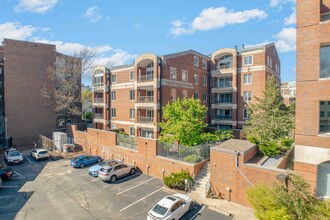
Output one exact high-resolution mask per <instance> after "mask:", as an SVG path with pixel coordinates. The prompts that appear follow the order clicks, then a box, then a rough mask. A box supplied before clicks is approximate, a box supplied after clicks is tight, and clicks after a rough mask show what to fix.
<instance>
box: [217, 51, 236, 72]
mask: <svg viewBox="0 0 330 220" xmlns="http://www.w3.org/2000/svg"><path fill="white" fill-rule="evenodd" d="M232 67H233V55H231V54H229V55H225V56H222V57H221V58H220V59H219V62H218V69H231V68H232Z"/></svg>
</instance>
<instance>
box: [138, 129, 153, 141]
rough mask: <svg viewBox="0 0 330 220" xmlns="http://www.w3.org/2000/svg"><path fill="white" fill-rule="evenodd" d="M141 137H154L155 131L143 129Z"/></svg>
mask: <svg viewBox="0 0 330 220" xmlns="http://www.w3.org/2000/svg"><path fill="white" fill-rule="evenodd" d="M141 137H144V138H151V139H152V138H154V132H153V131H151V130H141Z"/></svg>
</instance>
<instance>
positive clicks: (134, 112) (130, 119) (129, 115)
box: [129, 108, 135, 120]
mask: <svg viewBox="0 0 330 220" xmlns="http://www.w3.org/2000/svg"><path fill="white" fill-rule="evenodd" d="M131 110H133V112H134V114H133V118H132V117H131ZM129 119H130V120H135V109H134V108H130V109H129Z"/></svg>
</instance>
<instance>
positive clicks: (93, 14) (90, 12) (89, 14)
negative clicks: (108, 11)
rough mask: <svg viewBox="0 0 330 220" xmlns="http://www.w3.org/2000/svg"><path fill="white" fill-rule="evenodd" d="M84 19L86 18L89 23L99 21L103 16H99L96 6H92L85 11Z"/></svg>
mask: <svg viewBox="0 0 330 220" xmlns="http://www.w3.org/2000/svg"><path fill="white" fill-rule="evenodd" d="M84 17H85V18H87V19H88V20H89V21H90V22H97V21H99V20H101V19H102V17H103V16H102V15H100V13H99V8H98V7H97V6H93V7H90V8H89V9H87V11H86V13H85V15H84Z"/></svg>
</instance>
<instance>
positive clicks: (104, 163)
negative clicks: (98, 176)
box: [99, 160, 110, 166]
mask: <svg viewBox="0 0 330 220" xmlns="http://www.w3.org/2000/svg"><path fill="white" fill-rule="evenodd" d="M109 162H110V161H109V160H107V161H102V162H100V163H99V165H100V166H104V165H107V163H109Z"/></svg>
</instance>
